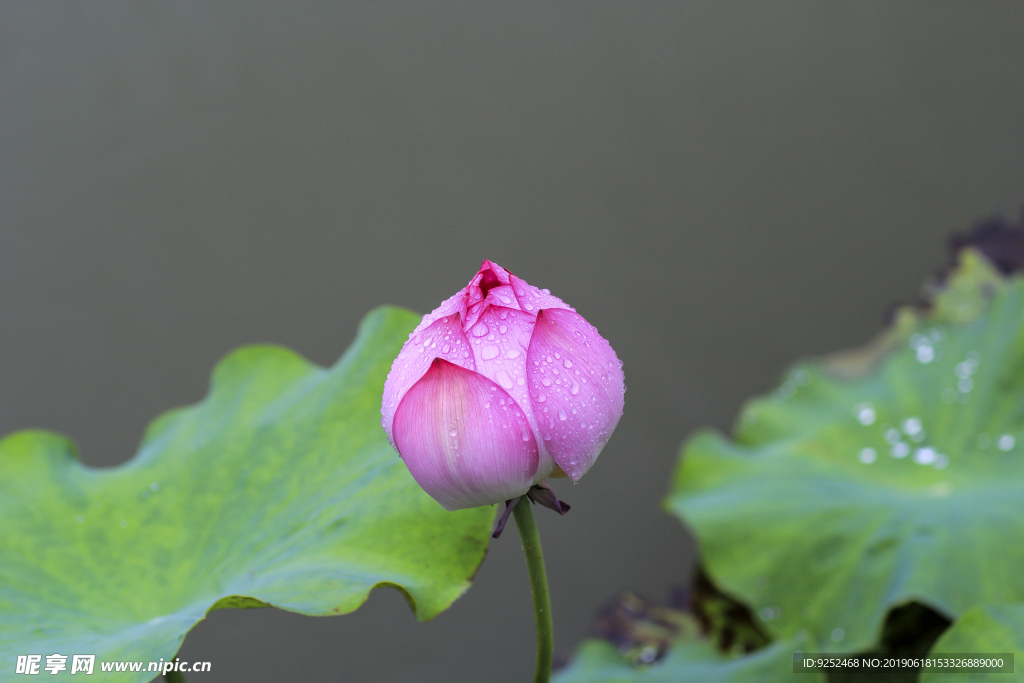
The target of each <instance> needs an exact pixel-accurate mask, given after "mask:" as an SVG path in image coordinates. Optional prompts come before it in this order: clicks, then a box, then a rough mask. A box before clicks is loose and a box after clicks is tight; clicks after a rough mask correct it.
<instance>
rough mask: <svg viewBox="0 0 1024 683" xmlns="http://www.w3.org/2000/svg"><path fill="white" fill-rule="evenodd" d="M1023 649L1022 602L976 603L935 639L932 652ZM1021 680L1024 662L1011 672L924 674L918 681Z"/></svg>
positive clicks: (936, 682) (1020, 650) (1015, 662)
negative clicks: (1004, 603) (1012, 603)
mask: <svg viewBox="0 0 1024 683" xmlns="http://www.w3.org/2000/svg"><path fill="white" fill-rule="evenodd" d="M1010 652H1014V653H1017V654H1018V656H1019V654H1020V653H1022V652H1024V604H1015V605H999V606H994V605H979V606H977V607H974V608H973V609H970V610H968V611H966V612H964V613H963V615H961V616H960V618H959V619H957V620H956V621H955V622H953V625H952V626H951V627H950V628H949V630H948V631H946V632H945V633H943V634H942V636H941V637H940V638H939V639H938V640H937V641H936V642H935V645H934V646H933V647H932V651H931V654H932V655H935V656H942V655H944V654H995V653H1010ZM972 681H1006V682H1007V683H1010V682H1011V681H1024V662H1021V661H1019V660H1017V661H1014V673H1012V674H1005V673H965V672H960V673H952V672H951V673H924V674H921V683H954V682H956V683H971V682H972Z"/></svg>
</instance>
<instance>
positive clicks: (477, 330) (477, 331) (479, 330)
mask: <svg viewBox="0 0 1024 683" xmlns="http://www.w3.org/2000/svg"><path fill="white" fill-rule="evenodd" d="M471 331H472V333H473V336H474V337H482V336H484V335H485V334H487V332H488V329H487V325H485V324H484V323H477V324H476V325H473V329H472V330H471Z"/></svg>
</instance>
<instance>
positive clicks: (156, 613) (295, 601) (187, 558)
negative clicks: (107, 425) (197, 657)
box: [0, 308, 493, 682]
mask: <svg viewBox="0 0 1024 683" xmlns="http://www.w3.org/2000/svg"><path fill="white" fill-rule="evenodd" d="M418 320H419V317H418V316H415V315H413V314H412V313H409V312H407V311H403V310H399V309H395V308H381V309H377V310H375V311H373V312H371V313H370V314H369V315H368V316H367V317H366V319H365V320H364V321H363V323H362V325H361V326H360V330H359V334H358V336H357V338H356V340H355V342H354V343H353V344H352V346H351V347H350V348H349V349H348V350H347V351H346V353H345V354H344V356H343V357H342V358H341V359H340V360H339V361H338V363H337V364H336V365H334V366H333V367H332V368H330V369H324V368H321V367H318V366H315V365H313V364H311V363H309V362H308V361H306V360H304V359H302V358H301V357H299V356H298V355H296V354H295V353H293V352H291V351H288V350H285V349H282V348H277V347H269V346H258V347H249V348H243V349H240V350H238V351H235V352H234V353H232V354H230V355H229V356H228V357H227V358H225V359H224V360H223V361H222V362H221V363H220V364H219V365H218V366H217V368H216V370H215V371H214V374H213V380H212V385H211V389H210V393H209V394H208V395H207V397H206V398H205V399H204V400H203V401H201V402H200V403H198V404H196V405H194V406H191V407H187V408H182V409H178V410H174V411H171V412H169V413H167V414H165V415H163V416H161V417H160V418H158V419H157V420H156V421H155V422H154V423H153V424H152V425H151V426H150V428H149V429H148V431H147V433H146V435H145V438H144V440H143V443H142V445H141V447H140V449H139V452H138V454H137V455H136V456H135V457H134V458H132V459H131V460H130V461H128V462H126V463H125V464H124V465H121V466H119V467H115V468H110V469H94V468H90V467H86V466H84V465H82V464H81V463H80V462H79V461H78V460H77V459H76V457H75V451H74V447H73V445H72V444H71V443H70V442H68V441H67V440H66V439H64V438H62V437H60V436H57V435H54V434H50V433H45V432H38V431H31V432H29V431H26V432H18V433H15V434H12V435H10V436H8V437H6V438H5V439H3V440H2V441H0V519H2V520H3V522H2V526H0V670H2V671H4V672H5V674H4V675H3V677H4V678H6V674H7V673H11V672H13V671H14V666H15V661H16V658H17V655H21V654H42V655H44V658H43V660H42V661H43V664H44V665H45V663H46V659H45V655H49V654H53V653H59V654H63V655H73V654H95V655H97V663H96V666H95V674H94V675H95V676H97V678H96V679H94V680H105V679H106V678H107V677H109V678H110V680H117V681H124V682H128V681H147V680H150V679H151V678H153V674H152V673H146V672H145V671H143V672H142V673H139V674H127V673H118V674H115V673H109V674H104V673H102V672H101V671H100V661H112V660H132V661H135V660H137V661H144V662H148V661H155V660H159V659H160V658H163V659H165V660H166V659H171V658H173V656H174V653H175V652H176V651H177V650H178V648H179V646H180V645H181V642H182V640H183V638H184V636H185V634H186V632H187V631H188V630H189V629H190V628H192V626H193V625H195V624H196V622H198V621H199V620H201V619H203V618H204V616H205V615H206V613H207V612H208V611H210V610H212V609H218V608H223V607H260V606H268V605H269V606H274V607H279V608H281V609H285V610H289V611H294V612H299V613H302V614H309V615H332V614H345V613H348V612H352V611H353V610H355V609H356V608H358V607H359V606H360V605H361V604H362V603H363V602H364V601H365V600H366V598H367V596H368V594H369V592H370V590H372V589H373V588H374V587H376V586H382V585H384V586H392V587H394V588H397V589H398V590H400V591H401V592H402V593H403V594H404V595H405V597H406V598H407V600H408V602H409V604H410V606H411V607H412V609H413V611H414V613H415V615H416V617H417V618H418V619H421V620H426V619H430V618H432V617H433V616H435V615H437V614H438V613H439V612H441V611H442V610H444V609H446V608H447V607H448V606H449V605H450V604H451V603H452V602H453V601H454V600H455V599H456V598H458V597H459V595H461V594H462V592H463V591H465V590H466V588H467V587H468V586H469V583H470V581H471V579H472V577H473V575H474V573H475V572H476V569H477V567H478V566H479V564H480V562H481V561H482V560H483V557H484V553H485V552H486V549H487V543H488V538H489V531H490V522H491V519H492V517H493V508H492V507H482V508H476V509H472V510H463V511H459V512H454V513H452V512H446V511H445V510H444V509H443V508H441V506H440V505H438V504H437V503H436V502H434V501H433V500H432V499H431V498H430V497H429V496H428V495H427V494H426V493H424V492H423V491H422V489H420V487H419V486H417V484H416V483H415V481H413V479H412V477H411V476H410V475H409V472H408V470H407V469H406V467H405V465H404V464H403V463H402V461H401V459H400V458H399V456H398V454H397V453H396V452H395V451H394V450H393V449H392V448H391V447H390V446H389V445H388V441H387V438H386V437H385V434H384V431H383V430H382V429H381V426H380V401H381V391H382V387H383V385H384V379H385V377H386V375H387V373H388V370H389V368H390V365H391V361H392V360H393V359H394V357H395V356H396V355H397V353H398V351H399V349H400V348H401V346H402V344H403V342H404V341H405V340H406V338H407V336H408V333H409V332H410V331H411V330H412V329H413V327H414V326H415V325H416V323H417V322H418ZM70 669H71V660H70V658H69V660H68V670H67V671H64V672H61V674H60V675H70ZM43 673H45V672H43Z"/></svg>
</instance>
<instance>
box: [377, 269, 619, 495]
mask: <svg viewBox="0 0 1024 683" xmlns="http://www.w3.org/2000/svg"><path fill="white" fill-rule="evenodd" d="M625 390H626V388H625V385H624V383H623V374H622V363H621V362H619V359H618V358H617V357H616V356H615V351H613V350H612V347H611V345H610V344H609V343H608V342H607V341H605V340H604V339H603V338H602V337H601V335H599V334H598V333H597V329H596V328H595V327H594V326H593V325H591V324H590V323H588V322H587V321H586V320H584V319H583V317H582V316H581V315H579V314H578V313H577V312H576V310H575V309H573V308H570V307H569V306H567V305H566V304H565V303H563V302H562V300H561V299H559V298H557V297H555V296H552V295H551V294H550V293H549V292H548V290H546V289H544V290H541V289H537V288H536V287H533V286H532V285H529V284H527V283H526V282H524V281H523V280H521V279H519V278H517V277H516V276H515V275H513V274H512V273H510V272H508V271H507V270H505V269H504V268H502V267H501V266H499V265H498V264H496V263H491V262H490V261H484V262H483V265H482V266H480V271H479V272H478V273H477V274H476V276H475V277H473V279H472V280H470V282H469V284H468V285H467V286H466V287H465V288H464V289H462V290H461V291H460V292H458V293H457V294H456V295H455V296H453V297H451V298H450V299H448V300H447V301H445V302H444V303H442V304H441V305H440V306H438V307H437V308H436V309H435V310H434V311H433V312H432V313H430V315H426V316H424V317H423V320H422V322H420V324H419V326H418V327H417V328H416V329H415V330H414V331H413V333H412V334H411V335H409V340H408V341H407V342H406V343H405V346H403V347H402V351H401V353H399V354H398V357H397V358H396V359H395V361H394V363H393V364H392V365H391V372H390V373H389V374H388V379H387V382H386V383H385V384H384V399H383V403H382V405H381V415H382V419H381V426H383V427H384V431H385V432H387V435H388V440H389V441H390V442H391V445H392V446H394V447H395V449H396V450H398V452H399V454H400V455H401V456H402V459H403V460H404V461H405V464H406V465H407V466H408V467H409V471H410V472H411V473H412V476H413V477H414V478H415V479H416V481H417V482H418V483H419V485H420V486H422V487H423V489H424V490H425V491H426V492H427V493H429V494H430V495H431V496H433V498H434V499H435V500H437V501H438V502H439V503H441V505H443V506H444V507H445V508H446V509H448V510H459V509H462V508H469V507H476V506H479V505H489V504H491V503H497V502H500V501H507V500H509V499H513V498H516V497H517V496H521V495H524V494H526V493H527V491H528V490H530V488H531V486H533V485H534V484H539V483H540V482H541V481H543V480H544V479H546V478H547V477H549V476H566V475H567V476H569V477H570V478H572V480H573V481H578V480H579V479H580V478H581V477H582V476H583V475H584V474H585V473H586V472H587V470H588V469H590V466H591V465H593V464H594V460H596V459H597V456H598V454H599V453H600V452H601V449H602V448H603V447H604V445H605V443H607V442H608V439H609V437H611V434H612V431H613V430H614V429H615V425H616V424H618V422H619V418H620V417H622V404H623V394H624V392H625Z"/></svg>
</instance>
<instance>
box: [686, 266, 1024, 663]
mask: <svg viewBox="0 0 1024 683" xmlns="http://www.w3.org/2000/svg"><path fill="white" fill-rule="evenodd" d="M1021 491H1024V280H1022V279H1021V278H1019V277H1014V278H1004V277H1003V276H1001V275H999V274H998V273H997V272H996V271H995V270H994V269H993V268H992V267H991V266H990V265H989V263H988V261H986V260H985V259H984V258H983V257H982V256H980V255H979V254H978V253H977V252H974V251H971V250H966V251H964V252H962V253H961V262H960V266H959V268H958V269H957V270H956V271H955V272H953V273H952V274H951V277H950V279H949V280H948V281H947V282H946V283H945V284H944V285H943V286H942V288H941V290H939V291H936V292H935V294H934V298H933V301H932V305H931V307H930V308H929V309H927V310H925V311H922V310H920V309H910V308H907V309H903V310H902V311H901V312H900V313H899V315H898V317H897V320H896V323H895V325H894V326H893V328H892V329H891V330H890V331H888V332H887V333H886V334H885V335H884V336H883V337H882V338H880V339H879V340H878V341H876V342H875V343H874V344H873V345H872V346H870V347H869V348H868V349H867V350H864V351H861V352H859V353H854V354H846V355H844V356H842V357H833V358H829V359H826V360H819V361H810V362H806V363H799V364H797V366H796V367H795V368H794V369H793V370H792V371H791V372H790V373H789V375H788V377H787V378H786V380H785V381H784V382H783V383H782V385H781V386H780V387H779V389H778V390H776V391H775V392H774V393H773V394H772V395H771V396H768V397H762V398H758V399H755V400H753V401H751V402H750V403H749V404H748V405H747V406H746V408H745V409H744V411H743V413H742V416H741V418H740V420H739V424H738V427H737V429H736V433H735V437H734V439H728V438H725V437H724V436H722V435H720V434H716V433H712V432H703V433H700V434H698V435H696V436H695V437H694V438H692V439H690V440H689V442H688V443H686V444H685V445H684V449H683V453H682V460H681V463H680V465H679V467H678V468H677V471H676V474H675V479H674V484H673V488H672V492H671V494H670V496H669V498H668V500H667V501H666V505H667V507H668V508H669V510H671V511H672V512H674V513H675V514H677V515H678V516H679V517H680V518H681V519H682V520H683V521H684V522H685V523H686V524H687V525H688V526H689V527H690V528H691V529H692V530H693V531H694V533H695V535H696V537H697V539H698V543H699V546H700V551H701V553H702V556H703V559H704V562H705V565H706V566H707V568H708V570H709V573H710V574H711V576H712V577H713V578H714V580H715V582H716V583H717V584H718V585H719V586H720V587H721V588H722V589H723V590H724V591H726V592H727V593H730V594H732V595H734V596H736V597H737V598H739V599H741V600H743V601H744V602H746V603H747V604H749V605H751V606H752V608H753V610H754V612H755V613H756V614H758V615H759V616H760V618H761V619H762V620H763V622H764V624H765V626H766V628H767V629H768V630H769V632H770V633H771V634H772V635H773V636H774V637H776V638H792V637H795V636H798V635H806V636H807V637H809V639H810V641H811V642H816V643H817V644H818V646H819V647H820V649H821V650H823V651H835V652H840V651H841V652H855V651H858V650H864V649H867V648H868V647H870V646H872V645H873V644H876V643H878V641H879V636H880V630H881V626H882V623H883V621H884V619H885V615H886V613H887V612H888V610H889V609H890V608H892V607H894V606H898V605H901V604H904V603H907V602H909V601H911V600H918V601H920V602H923V603H925V604H927V605H929V606H931V607H933V608H934V609H936V610H938V611H940V612H941V613H944V614H946V615H948V616H950V617H951V618H954V617H956V616H957V615H959V614H961V613H963V612H964V611H965V610H968V609H970V608H971V607H972V606H974V605H976V604H980V603H987V602H1018V601H1024V572H1022V571H1021V570H1020V568H1021V567H1022V566H1024V544H1021V543H1019V542H1017V541H1019V539H1021V538H1022V537H1024V516H1022V515H1021V514H1020V510H1021ZM1010 539H1016V540H1010ZM802 632H804V633H802Z"/></svg>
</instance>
